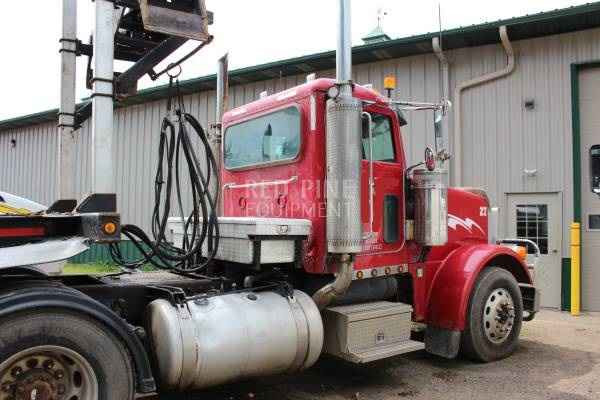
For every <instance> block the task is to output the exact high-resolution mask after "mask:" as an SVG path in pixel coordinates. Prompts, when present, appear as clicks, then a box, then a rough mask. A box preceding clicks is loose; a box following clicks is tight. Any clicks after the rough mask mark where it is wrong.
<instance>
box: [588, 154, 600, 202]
mask: <svg viewBox="0 0 600 400" xmlns="http://www.w3.org/2000/svg"><path fill="white" fill-rule="evenodd" d="M590 184H591V190H592V193H595V194H597V195H598V196H600V144H596V145H594V146H592V147H591V148H590Z"/></svg>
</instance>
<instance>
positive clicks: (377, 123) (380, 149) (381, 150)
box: [362, 114, 396, 162]
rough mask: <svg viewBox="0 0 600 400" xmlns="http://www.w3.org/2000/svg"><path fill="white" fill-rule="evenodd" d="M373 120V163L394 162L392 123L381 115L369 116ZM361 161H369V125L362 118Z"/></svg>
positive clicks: (365, 119)
mask: <svg viewBox="0 0 600 400" xmlns="http://www.w3.org/2000/svg"><path fill="white" fill-rule="evenodd" d="M371 116H372V118H373V161H386V162H394V161H395V160H396V153H395V151H394V138H393V132H392V123H391V121H390V119H389V118H388V117H386V116H385V115H381V114H371ZM362 144H363V160H368V159H369V154H370V153H369V152H370V150H369V123H368V120H367V118H363V136H362Z"/></svg>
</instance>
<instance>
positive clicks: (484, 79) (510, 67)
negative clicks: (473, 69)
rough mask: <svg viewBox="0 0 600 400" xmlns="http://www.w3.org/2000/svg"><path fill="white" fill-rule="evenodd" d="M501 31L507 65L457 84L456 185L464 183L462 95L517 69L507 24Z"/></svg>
mask: <svg viewBox="0 0 600 400" xmlns="http://www.w3.org/2000/svg"><path fill="white" fill-rule="evenodd" d="M499 32H500V40H501V41H502V46H503V47H504V51H505V52H506V56H507V58H508V61H507V64H506V67H504V68H503V69H501V70H498V71H495V72H492V73H490V74H486V75H482V76H480V77H477V78H475V79H471V80H468V81H465V82H462V83H460V84H459V85H457V86H456V89H455V91H454V141H453V142H454V143H453V144H454V148H453V151H452V152H453V158H454V163H453V174H452V177H453V179H454V182H453V185H454V186H461V185H462V178H463V174H462V113H461V100H462V99H461V96H462V94H463V92H464V91H465V90H467V89H470V88H473V87H476V86H480V85H483V84H485V83H489V82H492V81H495V80H497V79H500V78H504V77H506V76H509V75H510V74H512V73H513V71H514V70H515V66H516V63H515V53H514V50H513V47H512V44H511V42H510V39H509V37H508V32H507V30H506V25H502V26H501V27H500V29H499Z"/></svg>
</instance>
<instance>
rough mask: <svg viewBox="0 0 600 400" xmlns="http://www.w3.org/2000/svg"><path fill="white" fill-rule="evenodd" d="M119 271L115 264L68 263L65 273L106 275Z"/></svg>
mask: <svg viewBox="0 0 600 400" xmlns="http://www.w3.org/2000/svg"><path fill="white" fill-rule="evenodd" d="M119 271H120V269H119V267H117V266H116V265H114V264H67V265H65V269H64V270H63V275H106V274H114V273H116V272H119Z"/></svg>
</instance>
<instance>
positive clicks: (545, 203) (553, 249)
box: [506, 193, 562, 308]
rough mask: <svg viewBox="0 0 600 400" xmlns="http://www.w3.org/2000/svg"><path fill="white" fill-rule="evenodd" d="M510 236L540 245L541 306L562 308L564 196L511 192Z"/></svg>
mask: <svg viewBox="0 0 600 400" xmlns="http://www.w3.org/2000/svg"><path fill="white" fill-rule="evenodd" d="M507 196H508V198H507V203H508V204H507V210H508V213H507V217H508V221H507V225H506V226H507V227H508V237H510V238H519V239H529V240H532V241H534V242H535V243H537V245H538V246H539V248H540V253H541V257H540V260H539V262H538V267H537V269H536V271H535V285H536V286H537V287H539V288H540V291H541V294H542V295H541V306H542V307H547V308H559V307H560V297H561V296H560V293H561V292H560V289H561V242H562V236H561V233H562V232H561V227H562V202H561V197H560V196H561V195H560V193H511V194H508V195H507Z"/></svg>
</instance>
